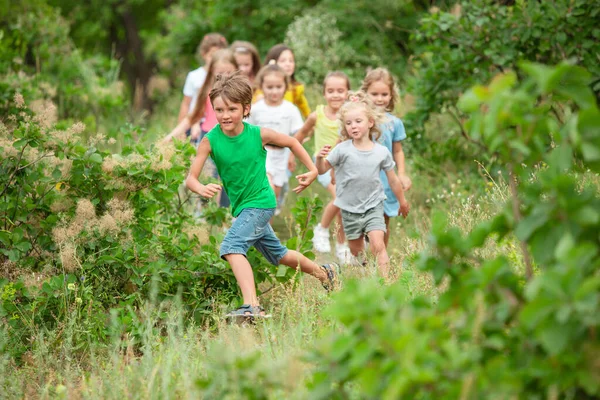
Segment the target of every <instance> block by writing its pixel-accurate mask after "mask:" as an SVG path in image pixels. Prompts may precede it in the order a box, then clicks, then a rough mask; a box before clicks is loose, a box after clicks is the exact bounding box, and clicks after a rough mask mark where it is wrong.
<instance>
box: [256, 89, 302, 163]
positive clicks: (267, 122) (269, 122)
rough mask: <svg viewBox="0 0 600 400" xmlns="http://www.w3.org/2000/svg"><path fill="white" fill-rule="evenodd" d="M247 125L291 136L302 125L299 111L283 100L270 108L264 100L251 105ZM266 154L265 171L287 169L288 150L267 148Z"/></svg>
mask: <svg viewBox="0 0 600 400" xmlns="http://www.w3.org/2000/svg"><path fill="white" fill-rule="evenodd" d="M248 123H250V124H252V125H258V126H260V127H263V128H270V129H273V130H274V131H276V132H279V133H283V134H285V135H292V134H293V133H295V132H296V131H297V130H298V129H300V128H302V125H303V124H304V122H303V121H302V115H301V114H300V110H298V107H296V106H295V105H294V104H292V103H290V102H289V101H287V100H284V101H283V103H281V104H280V105H278V106H274V107H272V106H268V105H267V103H265V100H264V99H262V100H259V101H257V102H256V103H255V104H253V105H252V109H251V110H250V116H249V117H248ZM267 152H268V153H267V171H269V169H272V168H275V169H277V170H283V171H285V170H286V169H287V165H288V158H289V156H290V149H288V148H287V147H286V148H284V149H280V148H273V147H267Z"/></svg>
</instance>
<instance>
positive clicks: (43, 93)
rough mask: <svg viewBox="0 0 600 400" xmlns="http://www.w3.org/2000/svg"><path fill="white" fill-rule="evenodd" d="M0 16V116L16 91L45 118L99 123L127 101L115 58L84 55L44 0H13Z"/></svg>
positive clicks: (64, 21) (54, 11)
mask: <svg viewBox="0 0 600 400" xmlns="http://www.w3.org/2000/svg"><path fill="white" fill-rule="evenodd" d="M8 11H9V12H7V13H3V14H0V29H1V30H0V35H2V36H4V37H3V38H2V40H1V41H0V55H1V57H0V58H1V59H2V62H0V92H1V93H2V95H0V96H1V97H0V116H2V117H3V118H6V117H7V116H8V115H9V113H10V112H11V111H12V112H14V111H15V110H14V109H12V110H11V109H9V105H10V103H11V101H12V98H13V96H14V94H15V93H17V92H18V93H21V94H22V95H23V96H25V97H26V98H27V99H29V100H30V105H31V108H33V109H35V110H36V111H37V112H38V113H39V112H41V111H42V110H43V109H44V108H47V104H50V103H51V104H54V105H55V107H56V110H55V111H52V112H51V113H50V115H47V116H46V117H47V118H48V119H51V120H53V121H56V120H57V118H76V119H81V120H86V122H89V123H90V124H92V125H93V127H94V128H95V127H97V126H98V124H99V122H100V120H106V119H109V118H110V117H111V116H112V114H114V112H115V110H117V109H119V108H121V107H123V105H124V104H125V101H124V97H123V95H124V93H123V87H122V86H121V85H120V82H119V81H118V75H119V66H120V64H119V62H118V61H116V60H112V59H110V58H109V57H108V56H107V55H102V54H95V55H93V56H89V57H83V56H82V54H81V52H80V51H79V50H78V49H77V48H76V47H75V46H74V45H73V42H72V40H71V38H70V36H69V35H70V32H69V24H68V23H67V21H66V20H65V19H64V18H63V17H61V15H60V13H59V12H58V11H57V10H56V9H53V8H51V7H49V6H48V5H46V4H45V3H44V2H41V1H25V2H16V3H15V4H12V5H11V6H10V7H9V8H8Z"/></svg>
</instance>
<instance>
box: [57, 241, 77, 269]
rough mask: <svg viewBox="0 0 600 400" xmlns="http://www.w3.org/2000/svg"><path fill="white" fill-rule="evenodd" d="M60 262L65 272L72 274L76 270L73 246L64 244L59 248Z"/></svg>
mask: <svg viewBox="0 0 600 400" xmlns="http://www.w3.org/2000/svg"><path fill="white" fill-rule="evenodd" d="M60 261H61V263H62V265H63V268H64V269H65V271H67V272H73V271H75V269H76V268H77V258H76V255H75V245H74V244H73V243H66V244H65V245H64V246H62V247H61V248H60Z"/></svg>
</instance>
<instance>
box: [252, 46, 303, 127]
mask: <svg viewBox="0 0 600 400" xmlns="http://www.w3.org/2000/svg"><path fill="white" fill-rule="evenodd" d="M272 63H276V64H277V65H278V66H279V67H281V69H283V70H284V71H285V73H286V74H287V76H288V77H289V78H290V85H288V89H287V91H286V92H285V96H284V99H285V100H287V101H289V102H290V103H292V104H294V105H295V106H296V107H298V109H299V110H300V113H301V114H302V117H303V118H306V117H307V116H308V114H310V107H309V105H308V101H307V100H306V96H305V95H304V85H303V84H302V83H300V82H298V81H297V80H296V77H295V76H294V75H295V72H296V60H295V58H294V52H292V49H290V48H289V47H287V46H286V45H284V44H277V45H275V46H273V47H271V50H269V52H268V53H267V57H266V58H265V65H267V64H272ZM262 97H263V93H262V91H261V90H260V88H257V90H256V92H255V93H254V99H253V100H252V102H253V103H256V102H257V101H258V100H260V99H262Z"/></svg>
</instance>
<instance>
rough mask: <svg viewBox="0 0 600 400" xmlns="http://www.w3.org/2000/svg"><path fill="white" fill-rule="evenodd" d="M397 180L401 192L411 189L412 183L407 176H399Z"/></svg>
mask: <svg viewBox="0 0 600 400" xmlns="http://www.w3.org/2000/svg"><path fill="white" fill-rule="evenodd" d="M398 179H400V183H401V184H402V190H404V191H407V190H410V188H411V187H412V181H411V180H410V178H409V177H408V175H399V176H398Z"/></svg>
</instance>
